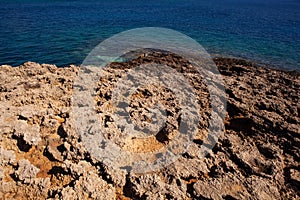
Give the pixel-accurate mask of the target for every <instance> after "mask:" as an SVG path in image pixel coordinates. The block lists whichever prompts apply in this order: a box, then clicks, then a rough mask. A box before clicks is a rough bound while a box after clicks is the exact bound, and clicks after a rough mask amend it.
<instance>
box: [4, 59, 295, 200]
mask: <svg viewBox="0 0 300 200" xmlns="http://www.w3.org/2000/svg"><path fill="white" fill-rule="evenodd" d="M147 62H159V63H164V64H167V65H172V66H173V67H174V68H175V69H178V70H181V71H183V73H187V76H188V77H189V80H191V82H192V84H193V86H194V88H196V89H195V91H196V93H197V95H198V96H199V101H200V102H201V108H202V109H203V110H201V112H202V113H203V115H202V118H201V122H200V124H199V126H200V127H201V128H202V129H201V130H203V132H205V130H206V129H207V122H206V121H207V119H208V118H209V115H207V114H205V113H206V111H207V109H209V103H208V102H207V96H208V94H207V91H205V88H204V86H203V83H202V82H201V80H199V79H197V76H196V75H197V74H193V72H191V71H189V72H186V71H188V70H189V69H188V67H187V66H188V64H187V63H186V62H185V61H184V60H182V59H181V58H178V57H174V56H170V55H162V54H150V55H148V56H146V57H139V58H137V59H135V60H133V61H129V62H127V63H121V64H119V63H114V64H113V66H112V68H111V69H110V70H108V71H107V72H106V74H105V76H104V77H103V79H102V80H100V81H99V89H98V93H97V96H96V99H95V102H96V109H97V110H98V111H99V118H100V120H102V121H101V122H103V124H104V125H105V127H106V128H107V131H108V132H109V131H110V132H112V133H111V134H113V133H115V132H116V131H117V130H115V129H116V128H114V127H113V123H114V121H113V120H112V119H110V118H109V117H107V116H108V115H109V112H111V111H110V110H109V105H107V102H109V101H110V97H111V92H112V90H113V88H114V84H115V83H116V82H117V81H118V77H121V76H122V73H124V71H126V70H127V71H128V70H130V69H131V68H132V67H133V66H135V65H137V64H141V63H147ZM214 62H215V63H216V65H217V66H218V69H219V71H220V73H221V75H222V77H223V80H224V82H225V89H226V95H227V113H226V119H225V122H224V123H225V132H224V134H223V135H222V136H220V138H219V140H218V142H217V144H216V145H215V147H214V148H213V149H212V151H211V152H210V153H209V154H208V155H207V156H205V158H199V157H197V155H195V153H194V151H193V149H192V150H188V151H187V152H186V153H185V154H183V155H182V157H180V158H179V159H178V160H177V161H175V162H174V163H173V164H171V165H169V166H167V167H165V168H164V169H161V170H159V171H156V172H152V173H147V174H131V173H126V172H124V171H122V170H116V169H113V168H110V167H108V166H106V165H104V164H103V163H101V162H99V161H98V160H97V159H95V158H94V157H93V156H91V155H90V154H89V152H88V151H87V150H86V149H85V147H84V145H83V143H82V141H81V139H80V137H79V136H78V134H77V133H76V130H75V127H74V122H73V120H72V110H71V101H72V91H73V83H74V79H75V77H76V74H77V72H78V67H76V66H70V67H66V68H57V67H56V66H55V65H48V64H37V63H33V62H27V63H24V64H23V65H21V66H18V67H11V66H6V65H3V66H0V113H1V114H0V166H1V167H0V199H46V198H49V199H123V200H125V199H226V200H229V199H299V198H300V170H299V169H300V168H299V167H300V162H299V160H300V159H299V157H300V151H299V149H300V104H299V102H300V101H299V89H300V77H299V74H298V73H297V72H285V71H280V70H275V69H269V68H263V67H258V66H256V65H255V64H253V63H251V62H247V61H244V60H239V59H231V58H215V59H214ZM145 90H146V89H145ZM143 92H144V91H142V90H141V91H140V94H139V93H138V94H137V96H140V97H141V98H144V99H149V98H147V95H145V93H143ZM147 92H148V93H150V94H151V95H153V96H157V98H158V100H160V101H162V102H163V103H164V104H165V105H166V107H167V109H168V113H170V116H172V117H170V119H169V121H168V122H170V123H172V122H174V123H175V121H176V119H177V118H178V115H177V114H176V109H174V108H176V102H175V101H174V102H173V103H174V105H175V106H173V107H172V105H168V101H167V100H166V97H172V94H168V93H167V92H166V91H163V90H159V89H157V88H148V89H147ZM151 95H150V96H151ZM200 96H201V98H200ZM154 100H155V99H154ZM135 101H136V102H139V100H135ZM147 103H149V102H147V101H146V100H145V104H147ZM142 107H143V106H141V103H137V104H136V105H135V104H133V105H132V106H131V108H132V109H133V110H132V113H133V114H132V115H133V116H132V117H133V118H134V119H136V120H137V121H138V123H143V120H140V115H139V113H140V112H139V111H141V112H142V110H141V109H142ZM145 120H146V121H147V119H145ZM174 128H176V125H174ZM164 137H166V138H167V139H165V140H168V137H169V136H168V134H166V135H164ZM165 140H164V141H165ZM164 141H161V140H159V141H158V142H157V141H154V145H160V144H162V143H164ZM193 143H194V148H199V146H201V144H203V139H202V137H201V135H197V136H196V138H195V139H194V140H193ZM132 144H135V143H132Z"/></svg>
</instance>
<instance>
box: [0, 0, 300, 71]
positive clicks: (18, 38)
mask: <svg viewBox="0 0 300 200" xmlns="http://www.w3.org/2000/svg"><path fill="white" fill-rule="evenodd" d="M0 8H1V9H0V64H10V65H19V64H22V63H23V62H26V61H29V60H30V61H35V62H40V63H51V64H56V65H58V66H65V65H68V64H71V63H73V64H81V62H82V61H83V60H84V58H85V56H86V55H87V54H88V52H90V51H91V50H92V49H93V48H94V47H95V46H96V45H97V44H98V43H99V42H101V41H103V40H104V39H106V38H108V37H110V36H112V35H114V34H117V33H119V32H121V31H125V30H128V29H131V28H137V27H149V26H152V27H153V26H154V27H166V28H171V29H174V30H177V31H180V32H182V33H184V34H186V35H188V36H190V37H192V38H193V39H195V40H196V41H198V42H199V43H200V44H201V45H203V47H205V48H206V50H207V51H208V52H209V53H211V54H213V55H223V56H235V57H242V58H246V59H250V60H254V61H256V62H260V63H266V64H270V65H272V66H275V67H278V68H285V69H291V70H295V69H296V70H300V1H298V0H211V1H202V0H185V1H183V0H162V1H158V0H157V1H156V0H152V1H146V0H139V1H137V0H122V1H121V0H120V1H116V0H110V1H83V0H77V1H64V0H56V1H50V0H49V1H46V0H39V1H38V0H35V1H29V0H28V1H27V0H23V1H3V0H2V1H1V0H0Z"/></svg>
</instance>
